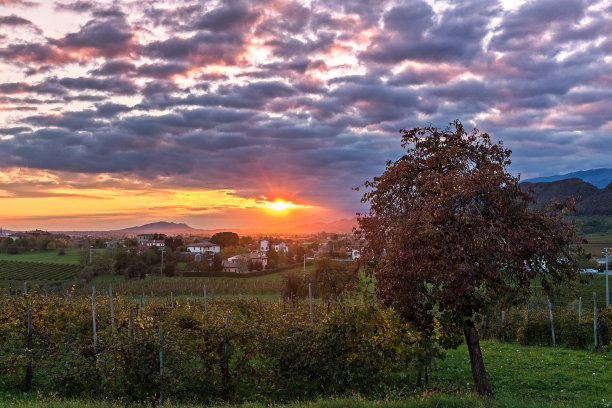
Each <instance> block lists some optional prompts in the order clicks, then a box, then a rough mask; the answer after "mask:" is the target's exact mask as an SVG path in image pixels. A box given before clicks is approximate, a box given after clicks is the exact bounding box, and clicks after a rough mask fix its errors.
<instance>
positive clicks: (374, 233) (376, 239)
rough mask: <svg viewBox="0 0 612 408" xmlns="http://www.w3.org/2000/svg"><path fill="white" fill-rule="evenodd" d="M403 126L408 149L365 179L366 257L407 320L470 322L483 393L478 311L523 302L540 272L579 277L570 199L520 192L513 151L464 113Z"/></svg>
mask: <svg viewBox="0 0 612 408" xmlns="http://www.w3.org/2000/svg"><path fill="white" fill-rule="evenodd" d="M401 133H402V147H403V148H404V149H405V150H406V152H405V154H404V155H403V156H402V157H401V158H400V159H399V160H397V161H395V162H391V161H389V162H387V167H386V170H385V171H384V173H383V174H382V175H381V176H380V177H376V178H374V179H373V180H372V181H367V182H366V183H365V187H366V188H367V189H368V191H367V192H366V193H365V194H364V196H363V198H362V201H363V202H366V203H369V204H370V211H369V212H368V213H367V214H361V215H360V217H359V226H360V230H361V232H362V234H363V236H365V238H366V242H367V244H366V246H365V249H364V252H363V256H362V259H363V260H365V264H366V267H367V268H368V270H369V271H370V272H371V273H374V274H375V277H376V292H377V295H378V298H379V300H380V301H381V302H382V303H383V304H385V305H387V306H391V307H394V308H395V309H397V310H398V311H399V312H400V313H401V315H402V316H403V318H404V319H406V320H407V321H410V322H412V323H413V324H415V325H417V327H419V328H420V329H421V330H424V331H428V330H430V331H431V330H433V328H434V327H435V325H436V320H438V321H439V319H440V316H442V320H444V321H446V322H451V323H452V324H453V325H455V326H458V327H460V328H461V329H462V331H463V335H464V336H465V340H466V343H467V347H468V350H469V354H470V361H471V366H472V374H473V377H474V382H475V385H476V389H477V392H478V393H479V394H481V395H491V394H492V392H491V388H490V386H489V384H488V380H487V377H486V373H485V368H484V362H483V360H482V354H481V351H480V343H479V337H478V332H477V329H476V326H475V324H474V317H475V315H476V314H478V313H482V312H483V311H484V310H485V309H486V308H487V307H488V302H490V301H491V300H494V301H497V302H500V303H504V305H505V306H508V305H510V304H511V303H513V302H519V301H522V299H524V296H526V295H527V293H528V292H529V287H530V283H531V281H532V280H533V279H534V278H536V277H537V278H540V279H541V282H542V285H543V287H545V288H551V287H553V286H555V285H557V284H558V283H561V282H563V281H567V280H572V279H575V278H576V277H577V268H576V267H575V263H576V258H577V255H576V254H577V252H576V251H578V252H580V251H581V249H580V248H579V245H577V244H578V239H577V238H576V237H575V228H574V227H573V226H572V225H570V224H568V223H567V222H565V220H564V218H563V217H562V215H561V214H560V212H559V210H560V209H561V208H562V205H557V206H555V208H553V207H548V208H543V207H538V206H536V203H535V202H534V200H533V198H532V196H531V193H530V192H529V191H522V190H521V188H520V186H519V178H518V177H514V176H512V175H511V174H509V173H508V172H507V171H506V167H507V166H508V165H509V164H510V153H511V152H510V150H508V149H505V148H504V147H503V144H502V143H501V142H499V143H497V144H494V143H492V142H491V140H490V137H489V135H487V134H486V133H480V132H478V131H477V130H473V131H472V132H470V133H468V132H466V131H465V130H464V128H463V126H462V124H461V123H460V122H459V121H455V122H453V123H451V124H450V126H449V127H447V128H445V129H438V128H434V127H431V126H429V127H425V128H414V129H412V130H401ZM434 311H435V312H434Z"/></svg>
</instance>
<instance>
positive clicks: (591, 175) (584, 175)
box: [523, 169, 612, 188]
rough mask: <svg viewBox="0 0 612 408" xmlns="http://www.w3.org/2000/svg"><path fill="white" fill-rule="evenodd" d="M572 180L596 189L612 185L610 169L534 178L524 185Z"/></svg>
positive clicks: (611, 171)
mask: <svg viewBox="0 0 612 408" xmlns="http://www.w3.org/2000/svg"><path fill="white" fill-rule="evenodd" d="M572 178H578V179H580V180H582V181H586V182H587V183H590V184H592V185H594V186H595V187H597V188H604V187H607V186H608V184H610V183H612V169H592V170H583V171H576V172H573V173H568V174H557V175H555V176H546V177H536V178H532V179H529V180H524V181H523V182H524V183H541V182H551V181H559V180H567V179H572Z"/></svg>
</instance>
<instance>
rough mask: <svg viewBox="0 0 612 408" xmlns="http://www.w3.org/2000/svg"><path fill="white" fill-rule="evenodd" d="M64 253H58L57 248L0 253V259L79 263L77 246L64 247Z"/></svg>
mask: <svg viewBox="0 0 612 408" xmlns="http://www.w3.org/2000/svg"><path fill="white" fill-rule="evenodd" d="M64 251H65V255H58V253H57V250H54V251H42V252H26V253H23V254H14V255H9V254H0V261H12V262H41V263H50V264H71V265H78V264H79V252H80V251H81V250H80V249H79V248H66V249H65V250H64Z"/></svg>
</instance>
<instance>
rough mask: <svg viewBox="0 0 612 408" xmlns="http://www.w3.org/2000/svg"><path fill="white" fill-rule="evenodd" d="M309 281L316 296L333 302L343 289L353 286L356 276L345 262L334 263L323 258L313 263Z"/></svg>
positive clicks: (355, 272)
mask: <svg viewBox="0 0 612 408" xmlns="http://www.w3.org/2000/svg"><path fill="white" fill-rule="evenodd" d="M351 266H352V265H351ZM310 280H311V282H313V284H314V289H315V294H316V296H318V297H321V298H323V299H324V300H330V299H332V300H335V299H338V298H339V296H340V294H341V293H342V292H344V290H345V289H347V288H348V287H351V286H354V284H355V283H356V282H357V280H358V275H357V271H355V270H351V268H350V267H349V265H348V264H347V262H335V261H332V260H331V259H330V258H328V257H323V258H320V259H317V260H316V261H315V267H314V270H313V272H312V274H311V276H310Z"/></svg>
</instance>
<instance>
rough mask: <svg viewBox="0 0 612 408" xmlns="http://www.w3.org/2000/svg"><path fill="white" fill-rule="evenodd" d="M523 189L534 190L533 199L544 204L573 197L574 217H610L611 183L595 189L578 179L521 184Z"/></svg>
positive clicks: (611, 213)
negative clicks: (574, 202)
mask: <svg viewBox="0 0 612 408" xmlns="http://www.w3.org/2000/svg"><path fill="white" fill-rule="evenodd" d="M521 186H523V187H524V188H527V187H531V188H533V190H534V198H535V199H536V200H537V201H538V203H541V204H544V203H546V202H549V201H550V200H552V199H557V200H568V199H569V198H571V197H575V198H576V199H577V200H576V213H575V215H577V216H581V215H605V216H609V215H612V183H610V184H608V185H607V186H606V187H604V188H601V189H600V188H597V187H595V186H594V185H593V184H590V183H587V182H586V181H583V180H581V179H579V178H570V179H566V180H559V181H552V182H539V183H528V182H524V183H522V184H521Z"/></svg>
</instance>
